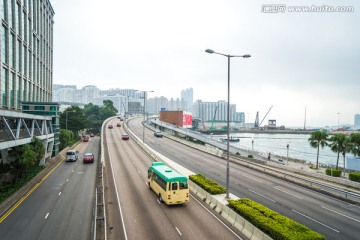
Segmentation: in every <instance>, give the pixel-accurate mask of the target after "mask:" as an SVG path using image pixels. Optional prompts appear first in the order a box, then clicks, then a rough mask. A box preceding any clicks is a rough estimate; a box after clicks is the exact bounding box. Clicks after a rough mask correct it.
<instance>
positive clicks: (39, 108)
mask: <svg viewBox="0 0 360 240" xmlns="http://www.w3.org/2000/svg"><path fill="white" fill-rule="evenodd" d="M35 110H45V106H35Z"/></svg>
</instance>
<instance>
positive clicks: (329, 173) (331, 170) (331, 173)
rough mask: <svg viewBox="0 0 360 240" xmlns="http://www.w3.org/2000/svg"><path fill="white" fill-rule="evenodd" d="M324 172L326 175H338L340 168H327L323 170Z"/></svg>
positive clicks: (339, 174)
mask: <svg viewBox="0 0 360 240" xmlns="http://www.w3.org/2000/svg"><path fill="white" fill-rule="evenodd" d="M325 173H326V175H329V176H333V177H340V176H341V173H342V171H341V170H336V169H331V168H327V169H326V170H325Z"/></svg>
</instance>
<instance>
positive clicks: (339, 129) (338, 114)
mask: <svg viewBox="0 0 360 240" xmlns="http://www.w3.org/2000/svg"><path fill="white" fill-rule="evenodd" d="M337 115H338V129H337V130H338V131H339V130H340V113H337Z"/></svg>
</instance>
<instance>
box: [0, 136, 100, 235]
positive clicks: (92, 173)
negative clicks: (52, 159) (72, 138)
mask: <svg viewBox="0 0 360 240" xmlns="http://www.w3.org/2000/svg"><path fill="white" fill-rule="evenodd" d="M99 140H100V138H99V137H94V138H91V139H90V141H89V142H88V143H80V144H79V145H77V147H76V149H77V150H79V152H80V155H79V156H80V159H79V160H78V161H76V162H65V161H62V162H61V163H60V164H59V165H58V166H57V167H56V168H55V169H54V171H53V172H52V173H51V174H49V175H48V177H47V178H46V179H45V180H43V181H42V182H41V184H40V185H39V186H38V187H37V188H36V189H35V190H34V191H33V192H32V193H31V194H30V195H29V196H28V197H27V198H26V199H25V200H24V201H23V202H22V203H21V204H20V205H19V206H18V207H17V208H16V209H15V210H14V211H13V212H12V213H11V214H10V215H9V216H8V217H7V218H6V219H4V221H3V222H2V223H0V239H1V240H15V239H16V240H49V239H51V240H64V239H68V240H73V239H91V238H92V235H93V233H92V229H93V206H94V195H95V180H96V163H94V164H83V163H82V154H83V153H85V152H92V153H94V154H95V156H97V155H98V149H99V147H98V146H99ZM95 161H98V157H96V159H95Z"/></svg>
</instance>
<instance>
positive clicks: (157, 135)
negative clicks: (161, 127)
mask: <svg viewBox="0 0 360 240" xmlns="http://www.w3.org/2000/svg"><path fill="white" fill-rule="evenodd" d="M154 136H155V137H162V136H163V135H162V133H161V132H160V131H156V132H154Z"/></svg>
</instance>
